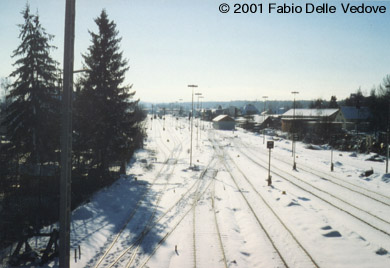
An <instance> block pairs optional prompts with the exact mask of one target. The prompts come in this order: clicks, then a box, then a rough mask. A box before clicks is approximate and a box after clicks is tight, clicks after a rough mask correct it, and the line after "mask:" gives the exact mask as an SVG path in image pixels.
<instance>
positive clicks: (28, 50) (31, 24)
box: [4, 5, 59, 167]
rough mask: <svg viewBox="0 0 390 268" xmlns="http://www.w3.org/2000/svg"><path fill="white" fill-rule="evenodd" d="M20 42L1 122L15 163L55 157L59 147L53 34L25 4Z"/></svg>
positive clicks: (36, 162) (36, 163)
mask: <svg viewBox="0 0 390 268" xmlns="http://www.w3.org/2000/svg"><path fill="white" fill-rule="evenodd" d="M21 14H22V15H23V18H24V23H23V24H20V25H18V26H19V28H20V33H19V38H20V40H21V43H20V45H19V46H18V47H17V48H16V49H15V50H14V51H13V55H12V58H17V59H16V61H15V62H14V64H13V66H15V67H16V69H15V70H14V71H13V72H12V73H11V74H10V80H11V81H12V83H11V84H10V85H9V94H8V95H7V101H8V102H9V105H8V106H7V109H6V120H5V121H4V125H5V126H6V129H7V139H8V140H9V141H10V144H11V146H10V150H9V153H10V154H12V156H13V157H16V158H17V161H18V163H23V162H24V163H28V164H33V165H34V166H35V167H37V166H38V164H41V163H44V162H47V161H55V160H56V159H55V151H56V149H58V147H59V139H58V134H59V132H58V128H59V126H58V124H59V120H58V119H59V110H58V107H59V99H58V87H56V81H57V77H56V72H57V69H56V65H57V62H56V61H54V60H53V59H52V58H51V56H50V51H51V50H52V49H53V48H54V47H53V46H51V45H50V44H49V42H50V41H51V40H52V39H53V36H52V35H50V34H47V33H46V31H45V29H44V28H43V27H42V25H41V24H40V21H39V15H38V14H36V15H32V14H31V13H30V8H29V5H26V8H25V9H24V10H23V11H22V12H21ZM10 156H11V155H10Z"/></svg>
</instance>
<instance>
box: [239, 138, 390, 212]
mask: <svg viewBox="0 0 390 268" xmlns="http://www.w3.org/2000/svg"><path fill="white" fill-rule="evenodd" d="M234 143H235V144H238V146H237V148H240V147H241V148H246V150H247V151H250V152H254V149H253V148H252V147H251V146H249V145H248V144H245V142H243V141H241V140H240V141H237V140H234ZM259 152H260V153H261V154H262V155H263V156H264V157H265V158H266V157H267V152H266V150H257V151H256V154H258V153H259ZM265 158H264V159H265ZM272 158H273V159H276V160H277V161H280V162H282V163H284V164H286V165H291V163H289V162H287V161H286V160H284V159H282V158H281V157H278V155H277V154H273V156H272ZM299 170H302V171H304V172H306V173H309V174H312V175H314V176H316V177H318V178H320V179H323V180H327V181H328V182H329V183H332V184H334V185H337V186H339V187H342V188H345V189H347V190H349V191H351V192H354V193H357V194H360V195H362V196H364V197H366V198H369V199H372V200H374V201H376V202H378V203H381V204H383V205H386V206H388V207H390V195H387V196H386V195H384V194H381V193H378V192H376V191H372V190H370V189H367V188H364V187H362V186H360V185H357V184H355V183H352V182H349V181H346V180H344V179H341V178H339V177H337V176H336V175H334V174H331V173H327V172H321V171H318V170H314V169H313V168H311V167H309V166H308V165H305V164H304V163H299Z"/></svg>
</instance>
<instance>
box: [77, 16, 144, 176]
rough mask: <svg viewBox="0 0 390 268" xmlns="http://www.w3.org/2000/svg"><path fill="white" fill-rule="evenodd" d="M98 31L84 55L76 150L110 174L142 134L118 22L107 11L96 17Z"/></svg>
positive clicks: (102, 171)
mask: <svg viewBox="0 0 390 268" xmlns="http://www.w3.org/2000/svg"><path fill="white" fill-rule="evenodd" d="M95 22H96V24H97V26H98V33H93V32H91V31H90V34H91V41H92V45H91V46H90V47H89V48H88V52H87V53H86V54H84V55H83V58H84V62H85V64H84V69H87V70H88V71H87V72H86V73H85V74H84V75H83V77H82V78H81V80H80V83H79V87H80V92H79V93H78V94H77V98H76V102H75V109H76V112H75V121H76V122H75V129H76V135H77V137H76V138H75V141H76V144H75V150H78V153H79V154H84V155H83V157H82V158H83V160H84V161H86V162H89V163H90V166H91V168H97V169H98V170H99V171H100V175H101V176H103V175H106V174H108V170H109V167H110V165H112V164H115V163H118V162H121V161H127V160H129V158H130V156H131V154H132V151H131V148H132V146H134V142H133V140H134V137H136V136H137V135H138V133H139V120H138V118H136V117H135V113H136V112H137V109H136V107H137V105H138V100H136V101H134V100H133V101H132V99H133V97H134V94H135V92H134V91H131V86H127V85H123V83H124V80H125V73H126V71H127V70H128V69H129V67H128V61H127V60H126V59H123V53H122V52H121V51H120V45H119V43H120V41H121V38H119V37H118V31H117V30H116V24H115V23H114V22H113V21H109V19H108V16H107V14H106V11H105V10H102V12H101V14H100V16H99V17H98V18H96V19H95Z"/></svg>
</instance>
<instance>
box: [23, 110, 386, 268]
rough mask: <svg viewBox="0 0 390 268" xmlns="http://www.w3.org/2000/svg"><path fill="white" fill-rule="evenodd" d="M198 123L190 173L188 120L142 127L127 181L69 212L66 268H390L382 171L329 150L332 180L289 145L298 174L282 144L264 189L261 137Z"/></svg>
mask: <svg viewBox="0 0 390 268" xmlns="http://www.w3.org/2000/svg"><path fill="white" fill-rule="evenodd" d="M195 123H196V124H194V132H193V141H192V148H193V157H192V164H193V166H194V167H193V168H191V169H190V168H189V162H190V146H191V141H190V129H189V125H188V121H187V120H178V121H177V120H174V119H173V118H171V117H169V116H168V117H167V120H165V121H164V120H159V119H156V120H152V121H149V126H148V139H147V141H146V145H145V149H143V150H141V151H139V152H137V153H136V155H135V161H133V163H132V164H130V165H129V166H128V169H127V175H126V176H123V177H122V178H121V179H120V180H118V181H117V182H116V183H115V184H113V185H112V186H111V187H109V188H107V189H104V190H102V191H100V192H99V193H97V194H95V195H94V196H93V198H91V200H90V202H88V203H86V204H84V205H82V206H80V207H79V208H77V209H76V210H75V211H73V213H72V225H71V244H72V245H71V247H72V259H71V267H180V268H181V267H205V268H206V267H207V268H208V267H390V253H389V251H390V182H389V174H384V170H385V164H384V163H383V162H372V161H366V159H367V158H368V157H370V156H367V155H360V154H351V153H347V152H338V151H337V152H336V151H335V152H333V161H334V163H335V169H334V172H331V171H330V157H331V151H330V150H329V149H327V148H325V149H324V148H315V149H320V150H312V149H307V148H306V146H305V145H303V144H301V143H297V146H296V148H297V152H296V156H297V158H296V163H297V170H296V171H295V170H292V162H293V160H292V157H291V142H290V141H288V140H282V139H280V140H277V141H275V148H274V149H272V152H271V153H272V154H271V175H272V186H267V182H266V179H267V178H268V157H269V155H268V153H269V150H268V149H266V146H265V144H264V143H263V137H262V136H259V135H255V134H253V133H246V132H244V131H241V130H238V131H235V132H232V131H216V130H212V129H211V128H210V124H209V123H202V124H201V125H200V129H198V128H197V127H195V126H197V125H198V122H197V121H195ZM203 128H204V129H203ZM267 139H271V137H266V139H265V141H266V140H267ZM367 170H373V174H372V175H370V176H368V177H366V176H361V174H362V173H364V172H365V171H367ZM48 228H53V226H51V227H48ZM40 243H42V241H40V240H36V241H33V243H31V244H32V245H39V244H40ZM79 246H80V248H81V256H78V255H77V257H76V258H74V256H73V249H75V248H78V247H79ZM57 266H58V261H53V262H51V263H50V264H48V265H47V266H46V267H57ZM29 267H31V265H29Z"/></svg>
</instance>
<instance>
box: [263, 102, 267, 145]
mask: <svg viewBox="0 0 390 268" xmlns="http://www.w3.org/2000/svg"><path fill="white" fill-rule="evenodd" d="M267 98H268V96H263V99H264V111H263V125H264V121H265V103H266V102H267ZM264 143H265V129H263V144H264Z"/></svg>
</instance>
